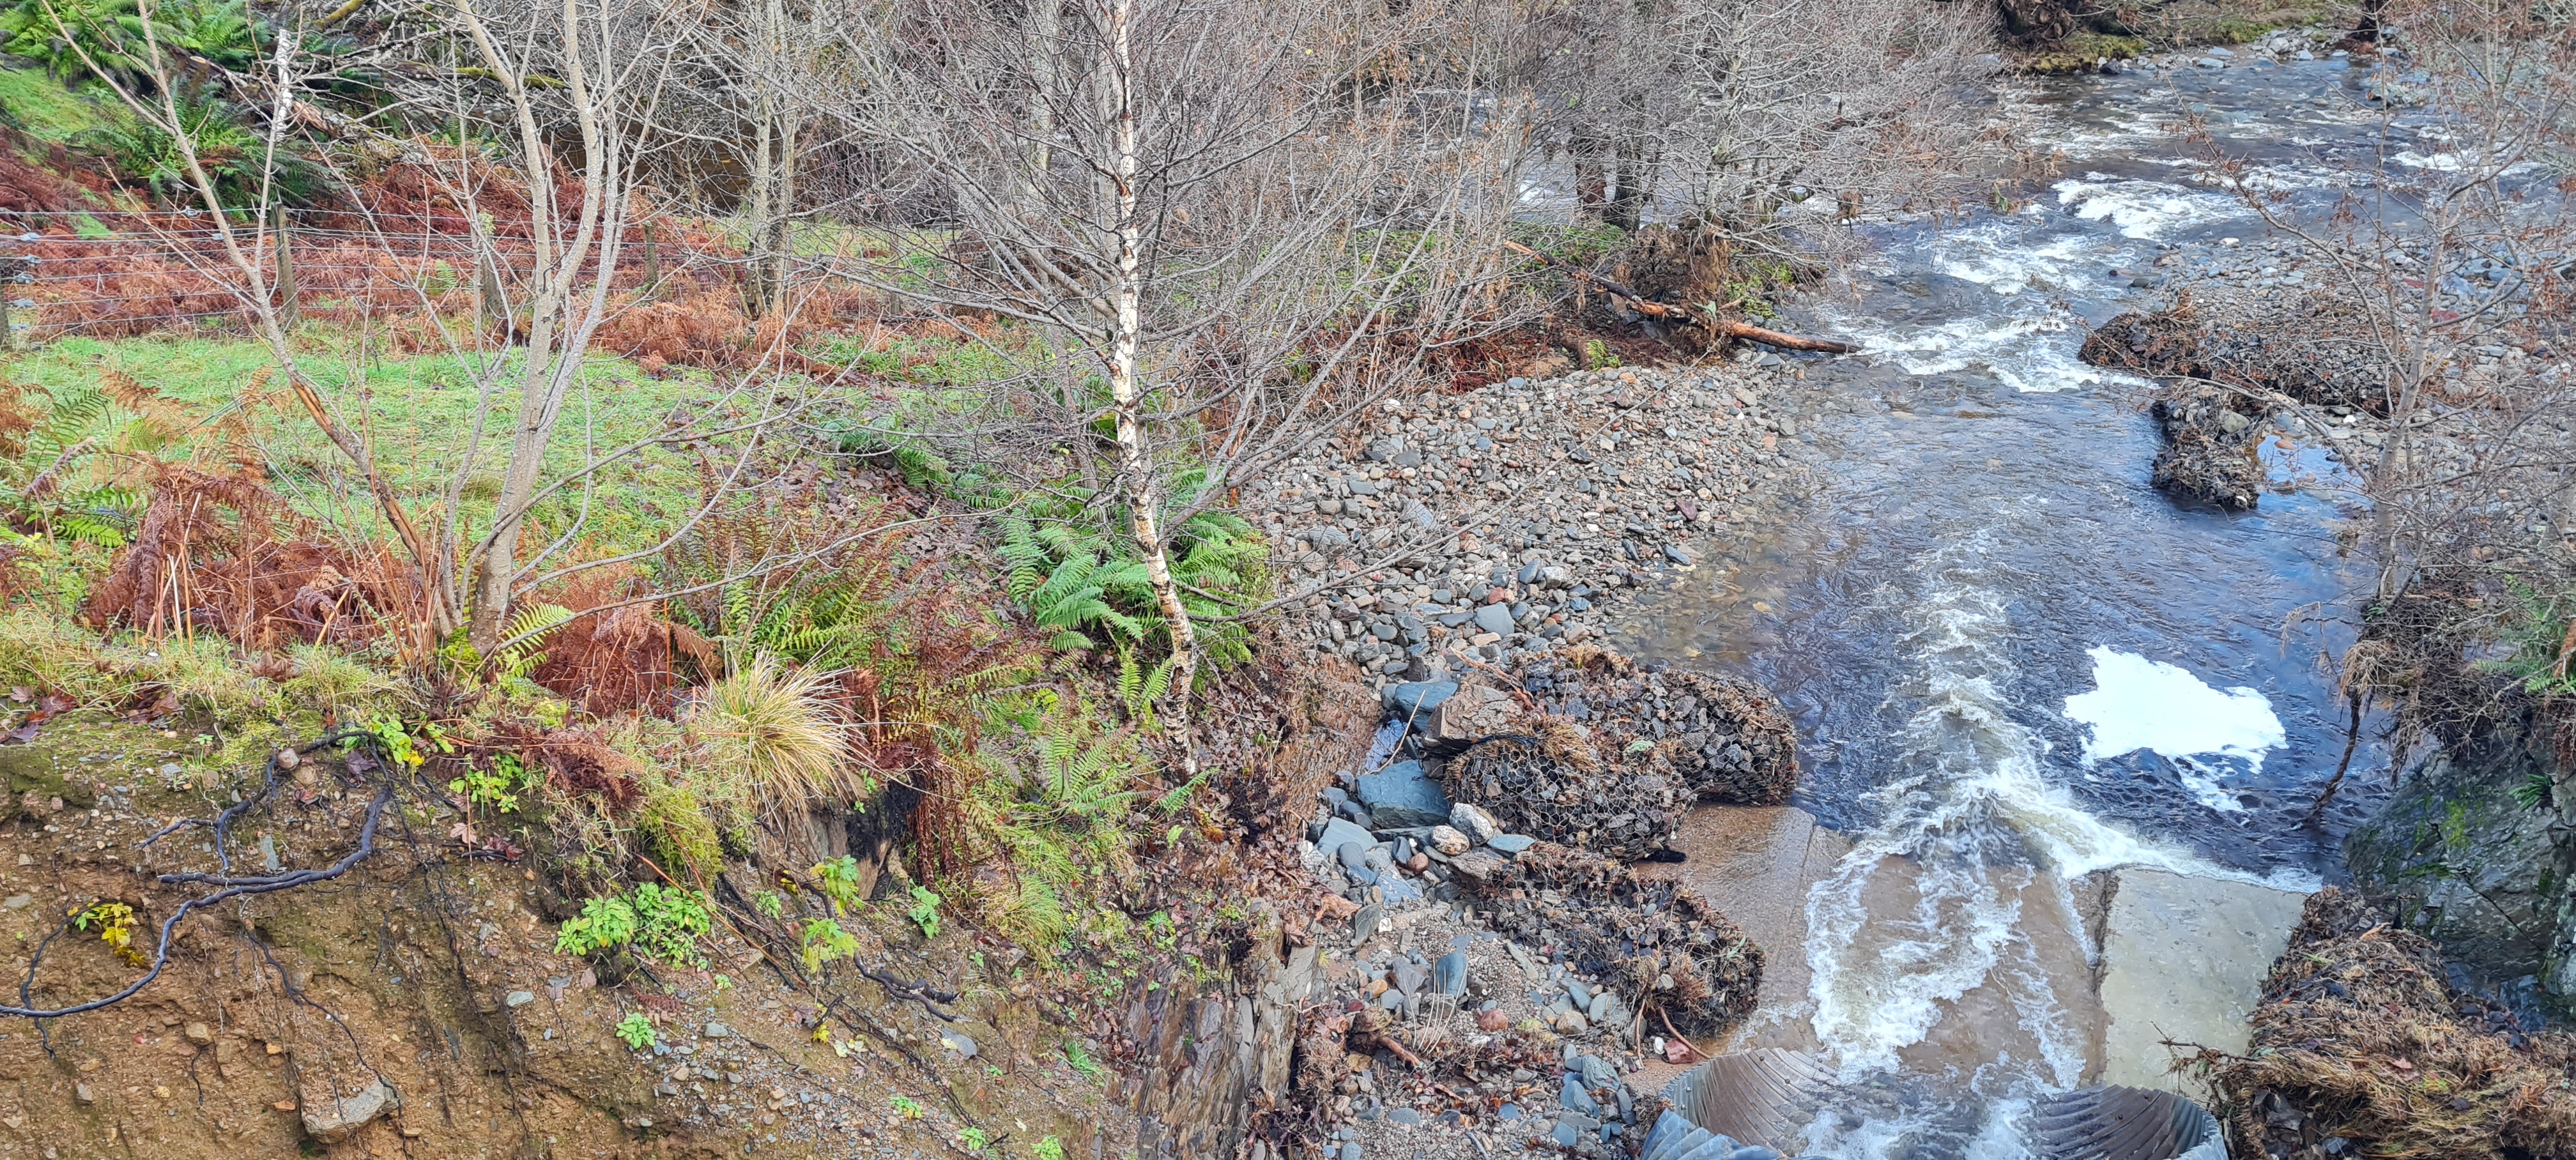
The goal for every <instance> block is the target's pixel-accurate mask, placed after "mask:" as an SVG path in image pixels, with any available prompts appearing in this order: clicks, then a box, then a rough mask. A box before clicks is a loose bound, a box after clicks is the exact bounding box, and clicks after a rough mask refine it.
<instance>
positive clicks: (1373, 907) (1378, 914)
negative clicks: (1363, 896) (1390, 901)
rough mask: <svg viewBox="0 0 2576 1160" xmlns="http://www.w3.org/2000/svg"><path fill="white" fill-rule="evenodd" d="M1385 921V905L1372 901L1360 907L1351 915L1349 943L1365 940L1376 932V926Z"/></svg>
mask: <svg viewBox="0 0 2576 1160" xmlns="http://www.w3.org/2000/svg"><path fill="white" fill-rule="evenodd" d="M1385 922H1386V907H1384V906H1381V905H1379V904H1377V903H1374V902H1372V903H1369V904H1368V905H1366V906H1363V907H1361V908H1360V912H1359V913H1358V914H1354V915H1352V916H1351V945H1352V946H1358V945H1360V944H1361V943H1364V942H1367V941H1368V940H1369V936H1370V935H1373V934H1376V933H1377V928H1378V927H1379V926H1380V925H1382V924H1384V923H1385Z"/></svg>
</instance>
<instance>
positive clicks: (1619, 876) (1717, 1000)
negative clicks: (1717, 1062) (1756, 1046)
mask: <svg viewBox="0 0 2576 1160" xmlns="http://www.w3.org/2000/svg"><path fill="white" fill-rule="evenodd" d="M1457 870H1458V877H1459V880H1460V881H1462V882H1465V883H1468V884H1470V888H1471V889H1472V890H1473V892H1474V893H1475V895H1476V900H1477V909H1478V912H1479V913H1480V914H1482V915H1483V916H1485V917H1486V919H1487V921H1489V922H1490V923H1491V924H1492V926H1493V927H1494V928H1495V929H1496V930H1500V931H1504V932H1507V933H1509V934H1511V935H1513V936H1515V937H1516V938H1518V939H1519V940H1520V941H1521V942H1523V943H1529V944H1535V945H1536V946H1538V948H1539V949H1540V950H1541V951H1543V952H1547V953H1552V954H1554V955H1556V956H1557V957H1559V958H1560V959H1562V960H1563V961H1565V962H1568V963H1571V964H1572V965H1574V966H1575V967H1576V968H1577V969H1578V970H1580V971H1581V972H1583V973H1584V974H1586V975H1588V976H1590V977H1591V978H1592V979H1593V980H1594V981H1595V982H1594V986H1593V987H1592V988H1590V989H1589V991H1588V993H1587V991H1586V990H1581V989H1578V990H1574V991H1573V993H1572V994H1571V995H1570V996H1569V999H1580V1000H1581V1001H1582V1002H1583V1006H1582V1007H1581V1008H1580V1013H1581V1015H1582V1019H1580V1020H1577V1019H1573V1018H1572V1016H1574V1015H1575V1014H1576V1013H1577V1009H1576V1008H1575V1007H1574V1006H1573V1004H1572V1003H1570V1002H1569V1003H1566V1004H1564V1005H1562V1006H1561V1007H1558V1006H1551V1008H1550V1010H1553V1011H1557V1012H1558V1018H1559V1020H1560V1022H1559V1024H1558V1025H1559V1027H1560V1028H1564V1029H1578V1030H1579V1029H1580V1028H1581V1027H1582V1026H1583V1024H1584V1022H1585V1021H1589V1022H1592V1023H1600V1024H1604V1025H1608V1026H1613V1027H1625V1026H1628V1025H1630V1023H1631V1022H1632V1021H1633V1020H1639V1019H1642V1018H1644V1016H1645V1015H1647V1014H1652V1015H1653V1016H1654V1018H1655V1020H1656V1025H1657V1026H1660V1027H1661V1028H1662V1029H1663V1030H1665V1031H1668V1032H1671V1033H1672V1034H1673V1035H1674V1036H1675V1037H1677V1038H1678V1037H1681V1036H1689V1035H1711V1034H1715V1033H1716V1032H1718V1031H1720V1030H1723V1029H1724V1028H1725V1027H1726V1026H1727V1025H1729V1024H1731V1023H1733V1022H1735V1021H1736V1020H1738V1019H1741V1018H1743V1017H1744V1016H1746V1015H1749V1014H1751V1013H1752V1012H1753V1003H1754V999H1755V998H1756V993H1757V992H1758V991H1759V989H1760V987H1761V983H1762V948H1760V947H1757V946H1755V945H1753V940H1752V939H1750V938H1747V937H1745V934H1744V932H1743V931H1742V930H1740V929H1738V928H1737V927H1736V925H1735V923H1733V922H1732V921H1729V920H1728V919H1727V917H1726V916H1725V915H1723V914H1720V913H1718V911H1717V909H1716V908H1715V907H1712V906H1710V905H1709V904H1708V903H1707V902H1706V901H1705V900H1703V899H1701V898H1700V897H1699V896H1698V895H1697V894H1694V893H1692V892H1691V890H1690V889H1689V888H1688V887H1685V886H1683V885H1681V884H1680V883H1679V882H1678V881H1675V880H1673V879H1670V878H1646V877H1642V876H1640V875H1639V874H1638V873H1637V872H1636V871H1635V870H1633V869H1631V868H1629V867H1627V866H1623V865H1620V864H1618V863H1616V862H1612V861H1610V860H1608V859H1606V858H1603V857H1601V856H1599V855H1596V854H1592V853H1588V852H1586V851H1582V850H1574V849H1569V848H1567V847H1564V846H1553V845H1544V844H1542V845H1537V846H1532V847H1530V848H1529V849H1527V850H1524V851H1522V852H1521V854H1520V856H1519V857H1517V858H1513V859H1509V860H1506V859H1504V858H1501V857H1498V856H1495V855H1492V854H1490V853H1481V854H1480V853H1478V852H1471V853H1469V854H1468V855H1467V856H1466V857H1464V858H1460V859H1459V860H1458V862H1457Z"/></svg>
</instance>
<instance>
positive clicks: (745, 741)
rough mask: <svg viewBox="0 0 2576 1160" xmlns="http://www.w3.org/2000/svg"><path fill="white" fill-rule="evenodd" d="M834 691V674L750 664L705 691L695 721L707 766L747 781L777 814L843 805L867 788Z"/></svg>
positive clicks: (763, 660)
mask: <svg viewBox="0 0 2576 1160" xmlns="http://www.w3.org/2000/svg"><path fill="white" fill-rule="evenodd" d="M835 687H836V685H835V683H834V681H833V676H832V674H830V673H823V672H816V671H814V670H812V669H808V668H805V667H802V666H798V665H794V664H790V663H787V662H782V661H780V660H779V659H778V658H776V657H774V656H772V655H770V654H768V653H761V654H760V655H758V656H756V657H754V658H752V662H751V663H750V664H748V665H745V666H743V667H742V668H740V669H738V670H736V671H735V672H734V673H733V675H731V676H728V677H726V678H724V679H723V680H720V681H717V682H716V683H715V684H713V685H711V686H709V687H708V688H707V697H706V701H705V703H704V704H703V705H701V706H700V707H699V709H698V712H697V715H696V717H695V718H693V719H692V721H691V724H692V726H693V727H694V729H695V731H696V733H697V735H698V740H699V742H700V744H701V745H702V746H703V747H704V752H705V757H706V761H707V763H708V765H709V767H710V768H711V769H712V770H713V771H715V773H716V774H717V775H718V776H723V777H732V778H739V779H741V780H742V781H744V782H746V783H747V784H748V785H749V788H750V790H751V794H752V796H755V797H757V798H758V799H759V801H760V804H761V807H762V808H763V809H765V810H768V811H771V812H772V813H773V814H774V815H779V816H796V815H801V814H802V813H803V812H804V811H806V810H810V809H813V808H815V807H818V806H831V805H841V806H846V805H847V804H849V803H850V802H851V801H853V800H855V799H856V798H857V797H858V796H859V794H860V792H861V790H862V788H863V787H862V786H861V784H860V781H859V778H858V777H857V775H856V771H855V770H853V769H852V767H851V765H850V763H849V761H848V748H847V746H846V744H845V742H844V739H843V735H842V725H841V715H840V712H839V709H838V707H837V706H836V705H835V704H834V703H833V701H832V700H831V698H830V695H829V694H830V691H831V690H832V689H834V688H835Z"/></svg>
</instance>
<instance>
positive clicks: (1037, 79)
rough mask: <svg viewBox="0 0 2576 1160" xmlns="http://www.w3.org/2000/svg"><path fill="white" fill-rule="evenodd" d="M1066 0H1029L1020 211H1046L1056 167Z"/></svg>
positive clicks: (1035, 212) (1025, 213)
mask: <svg viewBox="0 0 2576 1160" xmlns="http://www.w3.org/2000/svg"><path fill="white" fill-rule="evenodd" d="M1062 2H1063V0H1029V90H1030V91H1029V141H1030V145H1029V179H1028V181H1027V183H1026V185H1025V186H1024V188H1022V190H1021V191H1020V193H1021V198H1022V202H1023V206H1022V209H1021V211H1020V212H1021V213H1022V214H1024V215H1027V216H1029V217H1030V218H1031V219H1032V220H1034V219H1035V217H1036V215H1038V214H1040V213H1043V212H1044V196H1045V195H1044V189H1045V184H1046V180H1047V174H1048V172H1049V171H1051V170H1052V169H1054V167H1055V156H1054V154H1055V94H1056V72H1055V50H1056V42H1057V41H1058V40H1060V39H1062V37H1063V34H1064V29H1063V23H1062V15H1063V14H1062V12H1061V10H1060V9H1059V8H1058V5H1059V4H1061V3H1062Z"/></svg>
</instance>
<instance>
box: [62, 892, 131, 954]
mask: <svg viewBox="0 0 2576 1160" xmlns="http://www.w3.org/2000/svg"><path fill="white" fill-rule="evenodd" d="M134 923H135V918H134V908H133V907H131V906H127V905H126V904H124V903H122V902H102V903H99V904H97V905H95V906H92V907H90V908H89V909H87V910H84V911H82V912H81V913H80V917H78V918H75V919H73V920H72V925H73V926H76V927H79V928H80V929H81V930H83V931H91V930H95V931H97V932H98V940H99V941H100V942H103V943H106V944H107V949H109V950H111V951H114V952H116V957H118V958H120V959H124V960H125V961H126V962H127V963H129V964H131V965H133V966H138V967H139V966H142V965H144V963H145V962H146V961H147V960H146V959H145V958H144V957H143V952H142V951H139V950H136V949H135V947H134Z"/></svg>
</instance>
